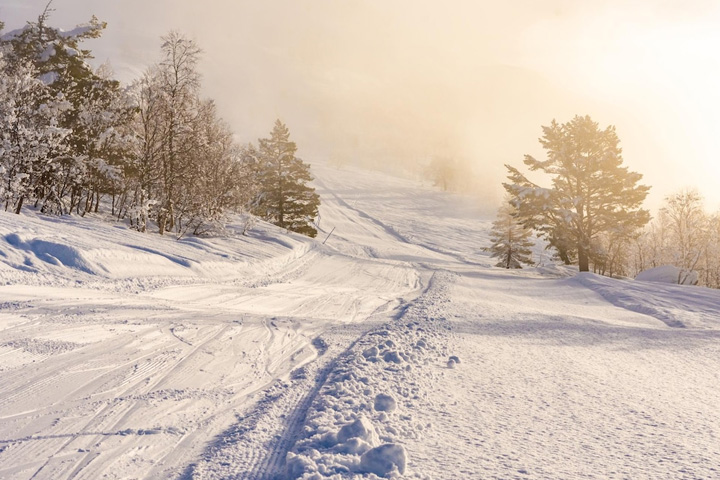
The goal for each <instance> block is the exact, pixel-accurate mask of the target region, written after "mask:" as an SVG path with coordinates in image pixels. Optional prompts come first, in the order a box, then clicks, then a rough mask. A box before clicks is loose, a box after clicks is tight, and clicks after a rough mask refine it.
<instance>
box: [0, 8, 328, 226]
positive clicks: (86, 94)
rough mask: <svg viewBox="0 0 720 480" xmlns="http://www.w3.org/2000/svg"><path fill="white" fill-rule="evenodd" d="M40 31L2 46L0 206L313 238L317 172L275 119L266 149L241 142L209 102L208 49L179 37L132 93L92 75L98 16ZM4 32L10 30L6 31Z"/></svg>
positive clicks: (1, 41) (40, 24)
mask: <svg viewBox="0 0 720 480" xmlns="http://www.w3.org/2000/svg"><path fill="white" fill-rule="evenodd" d="M49 12H50V10H49V8H48V9H46V10H45V11H44V12H43V13H42V14H41V15H40V16H39V17H38V20H37V21H36V22H28V23H27V24H26V26H25V27H24V28H21V29H19V30H15V31H12V32H9V33H6V34H4V35H2V36H1V37H0V73H1V74H2V75H1V76H0V181H1V182H2V184H1V185H0V198H1V199H2V202H3V206H4V209H5V210H6V211H13V212H16V213H20V212H21V210H22V209H23V207H24V206H28V205H32V206H33V207H34V208H36V209H37V210H39V211H40V212H43V213H48V214H77V215H85V214H87V213H88V212H98V211H99V210H100V209H102V208H107V209H108V210H109V211H108V212H107V213H109V214H112V215H114V216H115V217H116V218H117V219H119V220H125V221H127V222H128V223H129V224H130V225H131V226H132V227H133V228H135V229H137V230H139V231H146V230H147V229H148V228H150V226H151V225H152V226H153V227H154V228H157V231H158V232H159V233H161V234H163V233H165V232H172V233H173V234H175V235H178V236H180V235H183V234H185V233H188V232H191V233H194V234H201V233H209V232H213V231H216V230H218V229H221V228H222V226H223V224H224V222H225V221H226V217H227V215H228V213H231V212H239V211H249V212H251V213H254V214H257V215H259V216H261V217H262V218H264V219H266V220H268V221H271V222H273V223H275V224H277V225H279V226H281V227H284V228H287V229H289V230H293V231H298V232H301V233H304V234H307V235H310V236H314V235H315V233H316V231H315V229H314V227H313V226H312V223H313V220H314V218H315V217H316V216H317V207H318V205H319V200H318V196H317V195H316V194H315V193H314V190H313V189H312V188H311V187H309V186H307V185H306V183H307V182H308V181H310V180H312V177H311V176H310V173H309V167H308V166H307V165H306V164H304V163H303V162H302V161H301V160H299V159H297V158H296V157H295V151H296V146H295V144H294V143H293V142H290V141H289V132H288V130H287V127H285V126H284V125H283V124H282V123H281V122H279V121H278V122H277V123H276V125H275V127H274V129H273V131H272V133H271V135H270V137H269V138H267V139H262V140H260V141H259V146H258V147H255V146H254V145H251V144H248V145H239V144H237V143H236V142H235V140H234V135H233V132H232V131H231V130H230V128H229V127H228V125H227V124H226V123H225V122H224V121H223V120H222V119H221V118H220V117H219V115H218V112H217V108H216V106H215V104H214V102H213V101H212V100H208V99H204V98H202V96H201V93H200V92H201V78H200V73H199V71H198V62H199V60H200V55H201V50H200V48H199V47H198V45H197V44H196V43H195V42H194V41H193V40H190V39H188V38H186V37H185V36H183V35H181V34H179V33H176V32H171V33H170V34H168V35H167V36H165V37H163V39H162V42H163V43H162V47H161V52H160V61H159V62H158V63H157V64H155V65H154V66H152V67H150V68H149V69H148V70H147V71H146V72H145V73H144V75H143V76H142V78H140V79H139V80H137V81H135V82H134V83H133V84H132V85H129V86H123V85H121V84H120V82H118V81H116V80H114V79H113V78H112V75H111V72H110V69H109V67H107V66H103V67H100V68H99V69H93V68H92V67H91V66H90V64H89V60H90V59H92V55H91V52H90V50H87V49H84V48H82V43H83V42H84V41H85V40H88V39H92V38H97V37H99V36H100V35H101V34H102V31H103V30H104V29H105V28H106V24H105V23H104V22H100V21H99V20H98V19H97V18H95V17H93V18H92V19H91V21H90V22H89V23H87V24H85V25H81V26H78V27H76V28H75V29H73V30H71V31H68V32H65V31H63V30H60V29H57V28H54V27H51V26H49V25H48V23H47V22H48V18H49ZM2 29H3V25H2V23H0V32H2Z"/></svg>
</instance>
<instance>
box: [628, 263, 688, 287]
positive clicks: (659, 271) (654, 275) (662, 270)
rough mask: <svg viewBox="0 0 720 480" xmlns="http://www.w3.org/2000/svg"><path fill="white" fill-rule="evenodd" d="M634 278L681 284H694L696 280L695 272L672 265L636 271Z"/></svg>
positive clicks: (644, 280) (642, 280)
mask: <svg viewBox="0 0 720 480" xmlns="http://www.w3.org/2000/svg"><path fill="white" fill-rule="evenodd" d="M635 280H639V281H641V282H659V283H674V284H676V285H677V284H682V285H696V284H697V282H698V273H697V272H694V271H693V272H686V271H683V270H682V269H680V268H678V267H676V266H674V265H661V266H659V267H655V268H649V269H647V270H643V271H642V272H640V273H638V274H637V276H636V277H635Z"/></svg>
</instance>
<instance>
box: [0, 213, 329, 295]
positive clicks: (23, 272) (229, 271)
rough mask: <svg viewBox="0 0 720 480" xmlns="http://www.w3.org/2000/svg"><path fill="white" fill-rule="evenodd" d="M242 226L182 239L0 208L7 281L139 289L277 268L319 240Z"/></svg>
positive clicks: (1, 267) (0, 277) (1, 268)
mask: <svg viewBox="0 0 720 480" xmlns="http://www.w3.org/2000/svg"><path fill="white" fill-rule="evenodd" d="M241 230H242V225H240V224H238V225H234V224H231V225H229V226H228V232H229V233H228V235H227V236H225V237H215V238H210V239H208V238H196V237H188V238H183V239H180V240H177V239H176V238H175V237H173V236H167V235H166V236H160V235H158V234H156V233H139V232H136V231H134V230H131V229H128V228H126V227H125V226H124V225H121V224H113V223H107V222H104V221H101V220H99V219H95V218H75V217H72V216H65V217H44V216H38V217H35V216H33V215H32V214H30V215H15V214H11V213H7V212H0V282H3V283H13V284H17V283H24V284H31V285H57V286H61V285H73V284H77V283H78V282H79V283H85V284H87V285H91V284H93V283H97V282H101V283H103V284H105V285H104V286H107V283H108V281H119V280H125V281H131V283H132V284H133V285H125V286H124V287H121V288H130V287H133V288H134V289H135V290H137V288H147V287H148V286H150V285H157V286H161V285H168V284H176V283H178V282H183V279H185V281H188V282H197V281H202V280H214V281H217V280H223V281H225V280H233V279H239V278H247V277H248V276H250V274H251V273H252V272H253V271H256V269H258V268H260V269H261V270H265V271H266V272H267V273H268V274H271V273H272V272H274V271H277V270H278V269H279V268H281V267H283V266H285V265H286V264H287V263H288V262H290V261H292V260H294V259H296V258H298V257H300V256H302V255H303V254H304V253H306V252H307V251H308V250H309V249H311V248H314V247H315V246H316V243H315V242H314V241H313V240H311V239H309V238H306V237H303V236H301V235H296V234H287V233H286V232H285V231H284V230H282V229H279V228H277V227H275V226H273V225H270V224H267V223H264V222H258V224H257V225H256V226H255V227H254V228H253V229H252V230H251V231H250V232H249V235H247V236H243V235H241V234H240V233H239V232H240V231H241ZM253 276H254V277H257V275H253ZM125 283H127V282H125ZM143 285H145V287H143Z"/></svg>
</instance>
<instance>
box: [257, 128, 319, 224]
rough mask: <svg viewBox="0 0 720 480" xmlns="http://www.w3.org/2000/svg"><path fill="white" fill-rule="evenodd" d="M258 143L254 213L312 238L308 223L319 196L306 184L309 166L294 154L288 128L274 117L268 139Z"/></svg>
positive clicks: (308, 178)
mask: <svg viewBox="0 0 720 480" xmlns="http://www.w3.org/2000/svg"><path fill="white" fill-rule="evenodd" d="M258 142H259V148H258V153H257V154H258V165H257V168H258V180H259V183H260V193H259V195H258V197H257V198H256V202H255V206H254V213H255V214H256V215H258V216H260V217H262V218H263V219H265V220H267V221H269V222H271V223H274V224H275V225H277V226H279V227H281V228H286V229H288V230H290V231H293V232H298V233H302V234H304V235H307V236H309V237H315V236H316V235H317V230H316V229H315V228H314V227H313V226H312V222H313V220H314V219H315V217H317V214H318V207H319V206H320V197H319V196H318V195H317V194H316V193H315V189H314V188H312V187H310V186H308V185H307V182H310V181H312V179H313V177H312V175H311V174H310V165H308V164H306V163H304V162H303V161H302V160H300V159H299V158H297V157H295V152H296V151H297V146H296V145H295V142H291V141H290V133H289V131H288V128H287V127H286V126H285V125H284V124H283V123H282V122H281V121H280V120H277V121H276V122H275V127H274V128H273V131H272V133H271V134H270V138H264V139H260V140H259V141H258Z"/></svg>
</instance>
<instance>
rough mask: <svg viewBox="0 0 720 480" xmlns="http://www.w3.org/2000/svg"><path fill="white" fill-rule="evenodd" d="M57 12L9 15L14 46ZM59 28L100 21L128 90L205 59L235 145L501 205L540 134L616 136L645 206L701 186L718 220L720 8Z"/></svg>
mask: <svg viewBox="0 0 720 480" xmlns="http://www.w3.org/2000/svg"><path fill="white" fill-rule="evenodd" d="M45 4H46V2H45V0H26V1H23V2H18V1H2V2H0V19H2V20H4V21H5V23H6V27H5V31H8V30H12V29H14V28H18V27H20V26H22V24H23V23H24V22H25V21H26V20H31V19H32V20H34V19H35V18H36V17H37V15H38V14H39V13H40V12H41V11H42V9H43V8H44V6H45ZM53 7H54V8H55V12H54V13H53V14H52V22H53V24H57V25H59V26H61V27H62V28H65V29H70V28H72V27H73V26H74V25H76V24H77V23H82V22H85V21H87V20H89V18H90V16H91V15H93V14H95V15H96V16H97V17H98V18H99V19H101V20H103V21H107V22H108V28H107V29H106V31H105V33H104V35H103V37H102V38H101V39H99V40H93V41H89V42H86V43H85V46H86V48H89V49H91V50H92V51H93V53H94V55H95V57H96V60H97V62H98V63H103V62H105V61H109V62H110V63H111V64H112V66H113V68H114V70H115V72H116V75H117V77H118V78H119V79H121V80H122V81H124V82H130V81H132V80H133V79H134V78H137V77H138V76H139V75H140V74H141V73H142V72H143V70H144V69H145V68H146V67H147V66H149V65H150V64H152V63H153V62H155V61H156V60H157V59H158V58H159V46H160V36H161V35H164V34H166V33H167V32H168V31H170V30H171V29H175V30H178V31H180V32H183V33H186V34H187V35H189V36H190V37H192V38H194V39H196V40H197V41H198V43H199V44H200V46H201V47H202V49H203V51H204V54H203V63H202V65H201V71H202V73H203V84H204V91H205V93H206V95H207V96H208V97H210V98H213V99H215V100H216V102H217V104H218V106H219V109H220V112H221V114H222V115H223V117H224V118H225V119H226V120H227V121H228V122H229V123H230V124H231V125H232V127H233V128H234V130H235V132H236V134H237V137H238V139H240V140H241V141H245V142H246V141H254V140H256V139H257V138H258V137H261V136H263V135H265V134H266V133H267V132H268V131H269V129H270V127H271V126H272V122H273V121H274V120H275V118H278V117H279V118H282V119H283V120H284V121H285V122H286V123H287V124H288V126H289V127H290V130H291V132H292V135H293V138H294V139H295V141H296V142H297V143H298V146H299V149H300V150H299V153H300V155H301V156H303V157H304V158H305V159H306V160H308V161H311V162H312V161H313V160H316V159H319V160H323V159H332V160H337V161H342V162H358V163H365V164H370V165H385V166H387V165H390V164H395V163H396V164H398V165H400V167H399V168H401V169H407V168H411V167H412V166H413V165H416V166H417V165H420V164H424V163H427V161H428V159H429V158H430V157H432V156H433V155H442V156H450V157H456V158H462V159H468V160H470V161H472V163H473V164H474V165H476V166H477V167H476V168H477V170H478V172H481V177H482V179H483V181H486V182H487V184H486V185H487V189H486V191H485V192H483V196H484V197H485V198H487V199H491V200H493V201H494V202H499V199H500V196H501V195H502V188H501V186H500V183H501V182H502V181H503V180H504V176H505V170H504V167H503V164H505V163H509V164H512V165H515V166H521V165H522V158H523V155H524V154H526V153H528V154H532V155H534V156H535V157H538V158H541V157H543V156H544V152H543V151H542V148H541V147H540V145H539V143H538V142H537V138H538V137H539V136H540V135H541V133H542V132H541V125H547V124H549V122H550V121H551V120H552V119H553V118H555V119H557V120H558V121H560V122H565V121H568V120H569V119H571V118H572V116H574V115H575V114H581V115H585V114H588V115H590V116H591V117H592V118H593V119H594V120H595V121H597V122H599V123H600V125H601V126H602V127H604V126H606V125H608V124H613V125H615V126H616V127H617V131H618V135H619V137H620V140H621V145H622V147H623V150H624V152H623V153H624V159H625V162H626V164H627V165H628V166H629V168H630V169H631V170H635V171H637V172H639V173H642V174H643V175H644V179H643V181H644V183H646V184H648V185H651V186H652V190H651V193H650V196H649V197H648V202H647V203H648V206H649V207H650V208H653V209H654V208H656V207H657V206H659V204H660V201H661V200H662V198H663V197H664V196H666V195H668V194H670V193H673V192H675V191H677V190H679V189H681V188H683V187H687V186H696V187H698V188H699V190H700V191H701V193H702V194H703V195H704V196H705V197H706V199H707V206H708V208H709V209H710V210H712V211H714V210H716V209H717V208H718V207H720V192H718V189H717V188H716V185H717V179H718V176H719V175H720V162H718V159H717V156H716V152H718V151H720V141H719V140H718V135H717V132H718V130H719V129H720V117H719V115H720V114H719V113H718V111H719V110H718V107H720V93H718V89H717V87H716V85H715V83H716V78H717V74H718V72H720V68H719V66H720V65H719V63H720V60H718V55H717V51H718V47H720V33H718V32H720V30H719V29H718V26H719V25H720V12H719V9H718V6H717V5H716V4H715V3H714V2H703V1H695V2H682V3H681V2H663V4H662V5H661V6H660V5H658V2H651V1H647V2H644V1H637V2H624V1H603V2H595V3H593V4H588V3H583V4H579V3H578V2H570V1H554V2H542V4H540V3H539V2H532V1H516V2H507V3H505V4H502V5H498V4H496V3H494V2H492V3H491V2H470V1H464V2H458V1H456V2H450V3H447V4H444V5H443V6H440V4H438V3H437V2H430V1H424V2H419V1H395V2H384V1H358V0H354V1H346V2H335V1H329V0H325V1H303V2H290V1H272V2H234V1H233V2H231V1H212V2H190V1H184V0H183V1H177V0H173V1H170V0H154V1H152V2H148V1H144V2H140V1H137V0H129V1H123V2H102V3H99V2H91V1H89V0H56V1H55V2H54V3H53Z"/></svg>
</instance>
